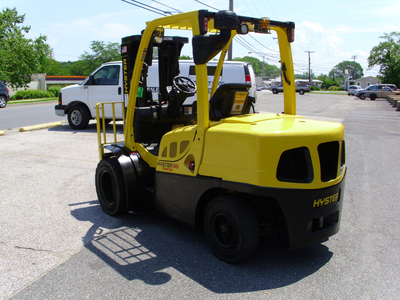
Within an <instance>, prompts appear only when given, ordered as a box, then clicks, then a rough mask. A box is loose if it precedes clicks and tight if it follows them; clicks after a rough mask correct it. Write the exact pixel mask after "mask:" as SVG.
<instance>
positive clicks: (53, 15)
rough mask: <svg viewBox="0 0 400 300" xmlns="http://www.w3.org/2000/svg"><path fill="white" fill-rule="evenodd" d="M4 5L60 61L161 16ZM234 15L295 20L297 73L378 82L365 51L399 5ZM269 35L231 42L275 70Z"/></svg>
mask: <svg viewBox="0 0 400 300" xmlns="http://www.w3.org/2000/svg"><path fill="white" fill-rule="evenodd" d="M127 1H129V0H127ZM140 2H142V3H145V4H147V5H150V6H153V7H156V8H158V9H160V10H163V11H172V9H171V8H174V9H176V10H179V11H183V12H186V11H192V10H198V9H208V10H210V11H215V10H214V9H213V8H215V9H218V10H227V9H228V8H229V0H224V1H217V0H201V3H199V0H197V1H196V0H175V1H174V2H173V3H172V1H166V0H157V1H154V0H140ZM202 3H204V4H206V5H208V6H205V5H204V4H202ZM162 4H164V5H162ZM165 5H167V6H165ZM168 6H169V7H168ZM7 7H8V8H14V7H15V8H16V9H17V11H18V14H19V15H22V14H25V22H24V25H29V26H31V30H30V32H29V33H28V34H27V35H26V37H28V38H36V37H38V36H39V35H41V34H42V35H46V36H47V43H48V44H49V45H50V47H51V48H52V49H53V52H54V58H55V59H56V60H57V61H75V60H78V57H79V56H80V55H81V54H83V53H84V51H89V52H90V48H89V46H90V42H91V41H104V42H105V43H106V44H107V43H109V42H112V43H120V42H121V38H122V37H125V36H130V35H135V34H140V32H141V30H143V29H144V28H145V22H147V21H151V20H153V19H155V18H159V17H161V15H159V14H156V13H154V12H151V11H148V10H145V9H142V8H139V7H136V6H133V5H131V4H128V3H126V2H124V1H121V0H80V1H77V0H69V1H54V0H36V1H32V0H1V1H0V9H2V10H3V9H4V8H7ZM210 7H212V8H210ZM233 10H234V11H235V12H236V13H237V14H238V15H243V16H250V17H257V18H259V17H268V18H269V19H271V20H276V21H292V22H295V26H296V30H295V41H294V43H292V53H293V62H294V68H295V73H296V74H302V73H305V72H308V68H309V62H310V63H311V70H312V72H313V73H314V74H315V75H316V76H318V75H320V74H326V75H327V74H329V72H330V71H331V70H332V69H333V68H334V66H335V65H337V64H338V63H340V62H342V61H345V60H347V61H356V62H357V63H359V64H360V65H361V66H362V68H363V70H364V76H376V75H378V73H379V67H374V68H372V69H371V70H368V61H367V58H368V56H369V54H370V51H371V50H372V48H373V47H374V46H377V45H378V44H379V42H381V41H383V40H382V39H380V37H381V36H383V35H384V34H385V33H391V32H393V31H398V32H400V18H399V14H400V1H398V0H395V1H393V0H381V1H378V2H377V1H368V0H363V1H361V0H353V1H348V0H347V1H345V0H336V1H311V0H302V1H298V0H287V1H283V0H281V1H279V0H278V1H277V0H233ZM166 35H182V36H187V37H190V35H188V33H187V32H185V31H174V32H170V31H166ZM274 37H276V34H275V33H272V34H270V35H260V34H250V35H245V36H241V37H240V38H238V39H236V38H235V40H234V42H233V57H234V58H235V57H243V56H248V55H251V56H254V57H257V58H258V59H260V60H261V61H262V60H263V59H264V61H265V62H266V63H268V64H274V65H277V66H279V58H278V54H279V49H278V45H277V41H276V39H274ZM249 52H252V53H251V54H249ZM309 53H310V55H309ZM182 55H188V56H190V57H192V52H191V49H190V47H189V46H186V47H184V48H183V49H182ZM309 57H310V60H309Z"/></svg>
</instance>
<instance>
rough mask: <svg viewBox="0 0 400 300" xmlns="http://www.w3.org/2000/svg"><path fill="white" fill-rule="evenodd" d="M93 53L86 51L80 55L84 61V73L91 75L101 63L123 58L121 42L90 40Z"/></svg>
mask: <svg viewBox="0 0 400 300" xmlns="http://www.w3.org/2000/svg"><path fill="white" fill-rule="evenodd" d="M90 50H91V53H89V52H88V51H85V52H84V53H83V54H82V55H80V56H79V59H80V60H81V61H83V62H84V63H83V64H82V65H81V66H80V67H81V68H82V69H81V72H83V74H82V75H89V74H90V73H92V72H93V70H95V69H96V68H97V67H99V66H100V65H101V64H103V63H106V62H109V61H114V60H121V54H120V44H118V43H111V42H109V43H108V44H105V43H104V42H103V41H92V42H90Z"/></svg>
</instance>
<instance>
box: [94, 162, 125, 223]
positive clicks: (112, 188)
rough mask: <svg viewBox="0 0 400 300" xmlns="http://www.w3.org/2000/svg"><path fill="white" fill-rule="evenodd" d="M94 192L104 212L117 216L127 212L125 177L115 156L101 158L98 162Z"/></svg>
mask: <svg viewBox="0 0 400 300" xmlns="http://www.w3.org/2000/svg"><path fill="white" fill-rule="evenodd" d="M96 192H97V197H98V198H99V202H100V205H101V208H102V209H103V211H104V212H105V213H106V214H108V215H110V216H117V215H122V214H126V213H127V212H128V204H127V195H126V187H125V179H124V175H123V173H122V169H121V166H120V164H119V162H118V159H117V158H116V157H112V158H108V159H103V160H101V161H100V162H99V163H98V165H97V168H96Z"/></svg>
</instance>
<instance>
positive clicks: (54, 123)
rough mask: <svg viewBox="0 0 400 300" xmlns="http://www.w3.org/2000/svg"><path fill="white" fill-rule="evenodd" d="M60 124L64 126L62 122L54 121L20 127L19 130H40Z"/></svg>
mask: <svg viewBox="0 0 400 300" xmlns="http://www.w3.org/2000/svg"><path fill="white" fill-rule="evenodd" d="M58 126H62V123H61V122H53V123H45V124H39V125H32V126H26V127H21V128H20V129H19V132H25V131H32V130H39V129H45V128H51V127H58ZM0 135H1V134H0Z"/></svg>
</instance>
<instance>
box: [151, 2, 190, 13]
mask: <svg viewBox="0 0 400 300" xmlns="http://www.w3.org/2000/svg"><path fill="white" fill-rule="evenodd" d="M151 1H153V2H155V3H158V4H160V5H162V6H165V7H168V8H171V9H172V10H174V11H176V12H178V13H182V12H183V11H181V10H179V9H176V8H173V7H171V6H168V5H166V4H164V3H161V2H159V1H156V0H151Z"/></svg>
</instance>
